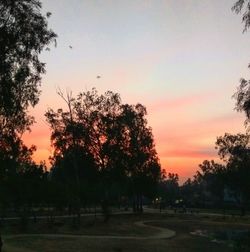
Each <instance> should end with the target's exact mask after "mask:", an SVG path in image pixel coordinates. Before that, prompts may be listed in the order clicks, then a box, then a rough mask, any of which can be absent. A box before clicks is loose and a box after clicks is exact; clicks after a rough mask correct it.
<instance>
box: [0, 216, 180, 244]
mask: <svg viewBox="0 0 250 252" xmlns="http://www.w3.org/2000/svg"><path fill="white" fill-rule="evenodd" d="M153 221H154V220H148V221H138V222H135V223H134V224H135V225H137V226H139V227H143V228H145V227H150V228H153V229H155V230H157V231H158V232H157V233H156V234H154V235H150V236H124V235H123V236H121V235H70V234H18V235H8V236H4V237H3V238H4V239H5V240H8V239H12V238H17V237H62V238H63V237H65V238H76V237H77V238H87V239H98V238H100V239H132V240H148V239H167V238H171V237H173V236H175V231H173V230H170V229H167V228H161V227H156V226H152V225H148V224H146V223H148V222H153Z"/></svg>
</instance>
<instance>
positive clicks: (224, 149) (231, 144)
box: [216, 133, 250, 214]
mask: <svg viewBox="0 0 250 252" xmlns="http://www.w3.org/2000/svg"><path fill="white" fill-rule="evenodd" d="M216 147H217V149H218V153H219V156H220V157H221V158H222V159H223V160H224V161H226V171H225V183H226V185H227V187H228V188H229V189H230V190H232V192H233V193H234V197H235V199H236V200H237V202H238V203H239V205H240V206H241V208H242V214H244V211H245V207H246V205H247V204H248V202H249V200H250V184H249V179H250V169H249V167H250V148H249V147H250V136H249V135H247V134H237V135H232V134H228V133H226V134H225V135H224V136H222V137H218V138H217V141H216Z"/></svg>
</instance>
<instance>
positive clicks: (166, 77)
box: [24, 0, 250, 182]
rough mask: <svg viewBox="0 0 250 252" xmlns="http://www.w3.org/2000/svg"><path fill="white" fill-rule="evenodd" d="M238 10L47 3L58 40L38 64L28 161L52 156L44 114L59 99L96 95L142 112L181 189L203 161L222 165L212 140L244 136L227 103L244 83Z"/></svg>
mask: <svg viewBox="0 0 250 252" xmlns="http://www.w3.org/2000/svg"><path fill="white" fill-rule="evenodd" d="M234 2H235V1H234V0H220V1H218V0H126V1H123V0H71V1H69V0H53V1H51V0H43V1H42V3H43V12H44V13H45V12H47V11H50V12H52V16H51V17H50V19H49V26H50V28H52V29H53V30H54V31H55V32H56V33H57V34H58V39H57V47H53V46H51V51H49V52H48V51H45V52H43V53H42V54H41V57H40V59H41V60H42V61H44V62H45V63H46V70H47V72H46V74H45V75H44V76H43V80H42V83H41V90H42V94H41V97H40V102H39V104H38V105H37V106H36V107H35V109H30V113H31V114H33V115H34V116H35V118H36V124H35V125H34V126H33V127H32V132H31V133H27V134H25V136H24V140H25V143H26V144H27V145H31V144H33V143H35V144H36V146H37V151H36V153H35V154H34V159H35V160H36V161H37V162H38V161H40V160H48V157H49V155H51V154H52V148H51V146H50V130H49V127H48V125H47V123H46V121H45V117H44V113H45V111H46V110H47V109H48V108H54V109H57V108H59V107H62V106H63V105H62V104H63V101H62V100H61V98H60V97H59V96H58V95H57V94H56V89H57V88H60V89H61V90H63V91H66V90H71V91H72V92H73V94H74V95H77V94H78V93H79V92H81V91H86V90H89V89H91V88H92V87H96V88H97V90H98V91H99V93H104V92H105V91H107V90H112V91H114V92H117V93H119V94H120V95H121V98H122V101H123V102H124V103H130V104H136V103H142V104H143V105H145V106H146V108H147V111H148V115H147V119H148V124H149V126H151V127H152V129H153V134H154V138H155V143H156V149H157V152H158V155H159V158H160V162H161V166H162V168H163V169H165V170H166V171H167V172H171V173H173V172H174V173H178V174H179V176H180V181H181V182H183V181H185V180H186V179H187V178H188V177H192V176H193V175H194V173H195V172H196V171H197V169H198V165H199V164H200V163H201V162H202V161H203V160H205V159H208V160H211V159H215V160H218V158H217V152H216V150H215V141H216V137H218V136H221V135H224V133H225V132H229V133H238V132H245V127H244V115H243V114H240V113H237V112H236V111H235V110H234V104H235V101H234V99H233V98H232V95H233V94H234V93H235V91H236V88H237V86H238V84H239V80H240V78H241V77H245V78H248V77H249V70H248V68H247V66H248V63H249V62H250V44H249V39H250V37H249V36H250V33H244V34H243V33H242V31H243V24H242V23H241V16H240V15H236V14H235V13H233V12H232V11H231V7H232V5H233V3H234ZM70 47H72V49H71V48H70ZM98 75H100V76H101V78H96V77H97V76H98Z"/></svg>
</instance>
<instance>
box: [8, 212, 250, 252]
mask: <svg viewBox="0 0 250 252" xmlns="http://www.w3.org/2000/svg"><path fill="white" fill-rule="evenodd" d="M150 220H152V221H150ZM137 221H150V222H149V223H147V222H146V224H149V225H152V226H157V227H161V228H167V229H170V230H174V231H175V232H176V235H175V236H174V237H172V238H169V239H157V238H154V239H152V238H151V239H150V238H149V239H144V240H138V239H134V238H135V237H150V236H152V235H157V234H158V233H159V232H160V231H159V230H157V229H155V228H153V227H139V226H137V225H135V224H134V223H135V222H137ZM60 223H63V222H62V220H61V222H60ZM12 228H14V224H13V223H12ZM35 229H36V232H34V230H35ZM249 229H250V225H249V224H248V223H244V221H243V220H241V219H240V218H238V219H235V218H234V219H232V218H227V219H225V218H223V217H220V218H218V217H217V218H215V217H206V216H205V217H204V216H202V217H201V216H199V215H197V216H193V215H176V216H174V215H171V216H170V215H165V214H143V215H121V216H120V215H119V216H112V217H111V219H110V220H109V221H108V222H104V221H103V219H102V218H100V217H99V218H97V219H96V220H95V221H94V219H93V218H92V217H87V218H83V220H82V223H81V226H80V227H78V228H77V229H75V228H74V227H72V225H70V220H69V219H68V220H67V221H66V223H65V224H64V225H58V226H56V232H54V231H55V227H54V228H53V227H52V228H51V227H48V226H47V229H46V225H45V223H44V221H39V222H38V223H35V224H34V223H31V224H30V225H29V229H28V230H27V231H26V232H25V233H26V234H23V235H24V236H22V235H21V236H11V235H10V233H11V232H10V231H11V228H9V229H8V234H6V235H5V237H4V240H5V247H4V249H3V252H11V251H12V252H24V251H25V252H34V251H36V252H59V251H60V252H69V251H70V252H72V251H74V252H80V251H84V252H96V251H109V252H112V251H113V252H125V251H131V252H133V251H135V252H142V251H145V252H149V251H156V252H163V251H164V252H166V251H171V252H172V251H173V252H175V251H187V252H189V251H202V252H205V251H209V252H211V251H213V252H214V251H215V252H217V251H218V252H219V251H220V252H223V251H235V250H233V248H232V242H230V241H229V240H227V238H226V239H225V237H223V235H221V234H224V233H225V232H227V231H228V230H230V231H244V230H249ZM6 230H7V229H6ZM196 230H202V231H205V232H206V233H207V235H206V236H200V235H193V234H191V232H194V231H196ZM53 232H54V234H53ZM223 232H224V233H223ZM13 233H15V234H16V233H17V232H16V230H14V229H13ZM38 233H41V235H39V234H38ZM42 233H43V234H42ZM32 234H33V235H34V234H36V236H32ZM46 234H50V235H46ZM72 234H73V235H72ZM81 234H82V235H86V234H87V235H91V236H92V238H90V237H81V236H80V235H81ZM218 234H220V236H219V235H218ZM3 235H4V233H3ZM95 235H98V237H95ZM100 235H104V236H105V238H102V237H100ZM109 235H116V236H131V238H127V239H119V238H116V239H114V238H108V237H107V236H109ZM216 235H217V236H216ZM215 238H216V239H215ZM214 240H216V242H215V241H214ZM241 251H248V250H241Z"/></svg>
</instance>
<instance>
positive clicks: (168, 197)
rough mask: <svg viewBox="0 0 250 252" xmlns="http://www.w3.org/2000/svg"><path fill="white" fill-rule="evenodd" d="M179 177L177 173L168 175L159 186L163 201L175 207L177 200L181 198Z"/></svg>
mask: <svg viewBox="0 0 250 252" xmlns="http://www.w3.org/2000/svg"><path fill="white" fill-rule="evenodd" d="M179 189H180V188H179V176H178V174H175V173H168V174H167V175H165V176H164V177H163V179H162V181H161V182H160V184H159V195H160V197H161V201H163V202H164V203H165V204H168V205H171V206H173V204H174V203H175V200H177V199H178V198H179V196H180V191H179Z"/></svg>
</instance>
